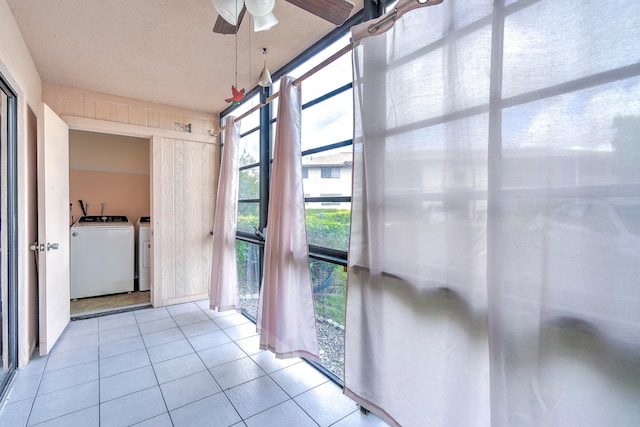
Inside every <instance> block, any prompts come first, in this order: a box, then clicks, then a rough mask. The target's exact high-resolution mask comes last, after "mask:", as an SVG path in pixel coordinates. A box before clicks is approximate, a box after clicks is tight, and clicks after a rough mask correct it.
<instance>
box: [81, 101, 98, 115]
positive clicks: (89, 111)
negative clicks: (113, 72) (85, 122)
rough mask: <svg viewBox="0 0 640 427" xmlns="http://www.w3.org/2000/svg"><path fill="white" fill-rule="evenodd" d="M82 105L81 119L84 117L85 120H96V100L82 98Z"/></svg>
mask: <svg viewBox="0 0 640 427" xmlns="http://www.w3.org/2000/svg"><path fill="white" fill-rule="evenodd" d="M83 105H84V107H83V108H84V110H83V114H82V116H83V117H86V118H87V119H95V118H96V100H95V99H93V98H87V97H85V98H84V101H83Z"/></svg>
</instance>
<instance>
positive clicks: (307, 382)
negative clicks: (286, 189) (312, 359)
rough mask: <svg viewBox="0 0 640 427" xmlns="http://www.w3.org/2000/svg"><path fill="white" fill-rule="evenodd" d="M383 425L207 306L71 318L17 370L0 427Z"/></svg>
mask: <svg viewBox="0 0 640 427" xmlns="http://www.w3.org/2000/svg"><path fill="white" fill-rule="evenodd" d="M32 425H38V426H83V427H89V426H102V427H106V426H129V425H136V426H153V427H162V426H188V427H194V426H249V427H253V426H256V427H269V426H278V427H286V426H295V427H304V426H336V427H347V426H361V427H368V426H375V427H380V426H386V425H387V424H385V423H384V422H382V421H381V420H380V419H379V418H377V417H376V416H375V415H373V414H369V415H363V414H362V413H361V412H360V411H359V410H358V407H357V406H356V404H355V403H354V402H353V401H352V400H350V399H349V398H347V397H345V396H344V395H343V394H342V390H341V389H340V387H338V386H337V385H335V384H334V383H333V382H331V381H329V380H328V379H327V378H326V377H325V376H324V375H323V374H321V373H320V372H319V371H317V370H316V369H314V368H313V367H312V366H310V365H309V364H307V363H306V362H304V361H302V360H300V359H290V360H279V359H276V358H275V357H273V355H272V354H271V353H269V352H264V351H260V350H259V348H258V336H257V335H256V332H255V326H254V325H253V324H252V323H251V322H250V321H249V320H248V319H247V318H245V317H244V316H242V315H240V314H238V313H235V312H225V313H217V312H214V311H211V310H209V308H208V301H200V302H197V303H187V304H180V305H174V306H169V307H163V308H157V309H144V310H139V311H133V312H128V313H120V314H114V315H109V316H103V317H97V318H93V319H87V320H79V321H74V322H71V323H70V324H69V326H68V327H67V329H66V330H65V332H64V333H63V334H62V336H61V338H60V340H59V341H58V343H57V344H56V345H55V347H54V349H53V351H52V352H51V353H50V354H49V356H47V357H34V359H33V360H32V361H31V363H30V364H29V365H28V366H27V367H26V368H24V369H21V370H19V372H18V375H17V377H16V379H15V381H14V383H13V385H12V387H11V390H10V391H9V393H8V395H7V398H6V399H5V402H4V405H3V406H2V408H1V409H0V426H12V427H13V426H16V427H17V426H32Z"/></svg>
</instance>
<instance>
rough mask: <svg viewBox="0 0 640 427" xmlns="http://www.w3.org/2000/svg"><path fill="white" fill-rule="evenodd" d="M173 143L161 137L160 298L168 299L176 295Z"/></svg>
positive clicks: (171, 140)
mask: <svg viewBox="0 0 640 427" xmlns="http://www.w3.org/2000/svg"><path fill="white" fill-rule="evenodd" d="M174 145H175V142H174V140H173V139H169V138H162V140H161V151H162V178H161V182H162V184H161V185H162V188H161V190H160V192H161V193H162V201H161V204H162V217H161V218H159V219H158V222H159V226H160V227H161V228H162V240H161V242H160V244H161V245H162V259H161V260H160V263H161V268H162V288H163V289H162V299H163V301H164V300H168V299H171V298H175V296H176V286H175V283H176V274H177V272H176V262H175V258H176V255H175V252H176V243H177V242H176V239H175V218H174V214H173V211H174V208H175V204H176V202H175V196H176V191H179V190H178V189H176V188H175V185H174V170H175V161H174V160H175V159H174Z"/></svg>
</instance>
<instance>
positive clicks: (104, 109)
mask: <svg viewBox="0 0 640 427" xmlns="http://www.w3.org/2000/svg"><path fill="white" fill-rule="evenodd" d="M96 119H97V120H106V121H108V122H115V121H116V105H115V104H114V103H113V102H108V101H104V100H102V99H97V100H96Z"/></svg>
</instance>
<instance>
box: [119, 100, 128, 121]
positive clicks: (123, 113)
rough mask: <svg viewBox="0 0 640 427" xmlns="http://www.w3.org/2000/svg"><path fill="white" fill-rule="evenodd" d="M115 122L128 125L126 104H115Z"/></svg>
mask: <svg viewBox="0 0 640 427" xmlns="http://www.w3.org/2000/svg"><path fill="white" fill-rule="evenodd" d="M116 122H118V123H129V107H128V106H127V105H126V104H116Z"/></svg>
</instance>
